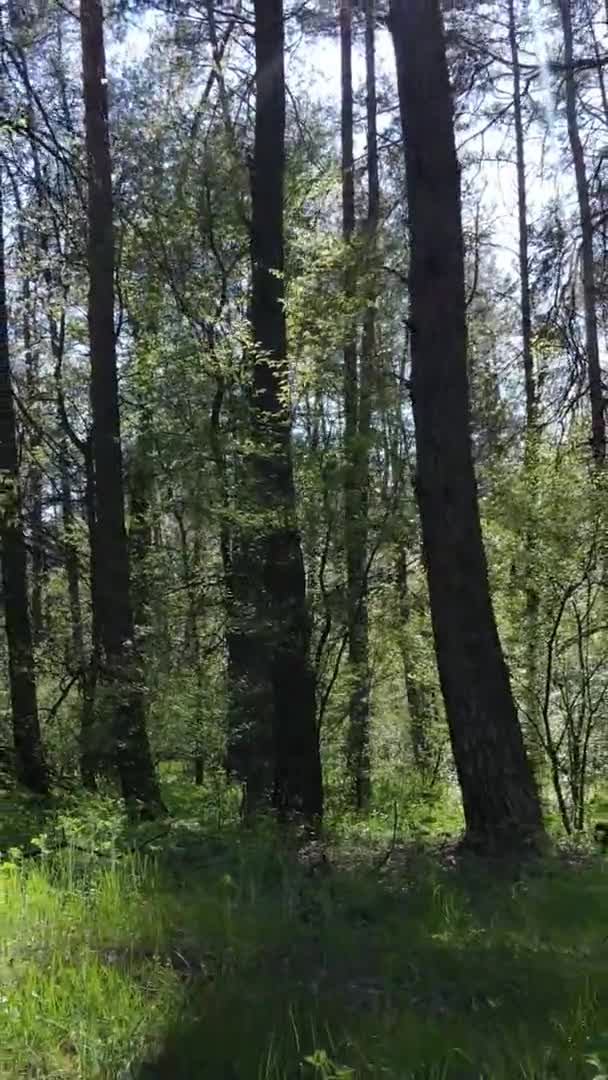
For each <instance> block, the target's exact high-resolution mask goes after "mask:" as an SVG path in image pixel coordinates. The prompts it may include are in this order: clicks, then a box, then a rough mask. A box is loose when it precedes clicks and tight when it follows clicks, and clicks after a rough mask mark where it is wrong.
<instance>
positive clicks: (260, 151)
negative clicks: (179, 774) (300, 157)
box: [251, 0, 323, 821]
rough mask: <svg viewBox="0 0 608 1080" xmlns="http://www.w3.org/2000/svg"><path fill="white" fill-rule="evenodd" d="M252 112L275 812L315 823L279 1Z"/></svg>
mask: <svg viewBox="0 0 608 1080" xmlns="http://www.w3.org/2000/svg"><path fill="white" fill-rule="evenodd" d="M254 7H255V59H256V80H255V81H256V112H255V148H254V158H253V168H252V178H251V263H252V294H251V324H252V335H253V340H254V342H255V345H256V350H255V359H254V368H253V390H252V393H253V398H252V421H253V437H254V442H255V452H254V454H253V461H252V465H253V476H254V482H255V492H256V496H257V502H258V506H259V508H260V511H261V527H262V536H261V538H260V539H261V543H260V544H258V545H256V546H257V547H258V550H259V552H260V554H261V556H262V563H261V579H262V585H263V590H264V594H265V603H264V605H263V608H262V610H261V611H259V612H258V615H259V617H260V619H261V620H265V619H267V620H268V624H269V625H268V631H269V632H268V634H267V649H268V661H269V671H270V680H271V685H272V692H273V706H274V708H273V713H274V715H273V734H274V764H275V770H274V794H273V801H274V805H275V806H276V808H277V809H278V811H279V813H280V814H281V815H288V816H290V815H292V814H294V813H295V814H302V815H303V816H304V817H305V818H306V819H308V820H309V821H310V820H314V819H316V818H318V817H320V815H321V813H322V809H323V796H322V782H321V761H320V753H319V739H318V732H317V723H316V708H315V679H314V674H313V670H312V665H311V662H310V655H309V650H310V634H311V627H310V617H309V612H308V609H307V604H306V582H305V575H304V560H303V557H302V546H301V541H300V534H299V531H298V525H297V521H296V493H295V486H294V477H293V464H292V456H291V415H290V407H289V403H288V401H287V397H288V389H289V384H288V378H287V340H286V325H285V312H284V306H283V299H284V284H283V270H284V235H283V188H284V171H285V72H284V26H283V3H282V0H255V4H254Z"/></svg>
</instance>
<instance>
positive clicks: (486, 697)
mask: <svg viewBox="0 0 608 1080" xmlns="http://www.w3.org/2000/svg"><path fill="white" fill-rule="evenodd" d="M390 22H391V31H392V35H393V40H394V44H395V55H396V62H397V76H398V83H399V97H400V107H401V117H402V124H403V134H404V142H405V157H406V171H407V194H408V206H409V220H410V305H411V309H410V324H411V341H412V344H411V350H412V397H413V407H414V419H415V426H416V462H417V477H416V484H417V496H418V502H419V507H420V516H421V523H422V535H423V547H424V556H425V562H426V569H427V575H428V582H429V592H430V601H431V616H432V622H433V633H434V638H435V647H436V652H437V662H438V668H439V675H440V680H441V688H442V693H443V697H444V700H445V706H446V714H447V719H448V724H449V728H450V736H451V742H452V748H453V752H454V758H455V762H456V768H457V772H458V777H459V781H460V786H461V790H462V798H463V805H464V813H465V820H466V829H467V839H468V842H469V843H470V844H471V845H474V846H476V847H478V848H479V849H481V850H483V851H486V852H489V851H502V850H505V849H506V848H516V849H517V848H520V847H522V846H524V845H526V844H528V843H530V842H532V841H534V840H535V839H536V838H537V837H538V836H539V835H540V833H541V831H542V821H541V811H540V804H539V800H538V795H537V791H536V787H535V784H534V779H533V776H532V771H531V769H530V765H529V762H528V759H527V757H526V753H525V749H524V744H523V739H522V735H521V730H520V727H519V723H518V719H517V714H516V710H515V705H514V701H513V696H512V693H511V687H510V683H509V677H508V673H507V668H506V665H505V662H504V658H503V654H502V650H501V646H500V641H499V638H498V632H497V628H496V622H495V618H494V613H493V610H492V604H491V600H490V593H489V585H488V575H487V567H486V559H485V552H484V548H483V542H482V536H481V526H480V518H479V507H478V500H477V490H476V484H475V476H474V471H473V462H472V454H471V439H470V430H469V398H468V378H467V333H466V302H465V281H464V250H463V237H462V222H461V204H460V182H459V169H458V162H457V158H456V149H455V141H454V124H453V112H452V102H451V91H450V85H449V78H448V70H447V62H446V55H445V45H444V38H443V27H442V23H441V15H440V10H439V4H438V0H392V4H391V17H390Z"/></svg>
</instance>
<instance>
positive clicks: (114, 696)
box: [80, 0, 162, 814]
mask: <svg viewBox="0 0 608 1080" xmlns="http://www.w3.org/2000/svg"><path fill="white" fill-rule="evenodd" d="M80 27H81V39H82V68H83V85H84V105H85V142H86V152H87V190H88V266H89V302H88V316H89V338H90V350H91V409H92V416H93V432H92V445H93V457H94V466H95V529H96V545H97V550H98V553H99V554H100V556H101V557H102V558H103V582H102V583H100V588H99V592H98V596H97V603H98V604H99V625H100V636H101V647H102V658H101V675H102V678H103V680H104V683H105V690H106V697H107V699H108V705H109V709H110V711H111V716H112V720H111V724H112V735H113V749H114V753H115V760H116V765H117V768H118V773H119V776H120V782H121V788H122V793H123V796H124V798H125V800H126V801H127V803H128V804H129V805H131V806H133V807H134V808H135V807H136V806H138V805H139V806H140V807H141V808H142V809H144V810H145V812H146V813H148V814H149V813H155V812H157V811H158V810H159V809H161V807H162V804H161V799H160V792H159V788H158V783H157V779H156V776H155V772H154V767H153V763H152V758H151V754H150V746H149V743H148V736H147V732H146V726H145V712H144V701H143V692H142V687H141V671H140V662H139V658H138V655H137V649H136V647H135V640H134V633H135V631H134V623H133V612H132V608H131V600H130V596H129V588H130V572H129V554H128V546H127V535H126V529H125V514H124V491H123V473H122V453H121V443H120V418H119V407H118V377H117V364H116V342H115V338H114V236H113V208H112V177H111V163H110V140H109V126H108V94H107V80H106V72H105V51H104V40H103V14H102V6H101V2H100V0H81V5H80ZM100 569H101V566H100Z"/></svg>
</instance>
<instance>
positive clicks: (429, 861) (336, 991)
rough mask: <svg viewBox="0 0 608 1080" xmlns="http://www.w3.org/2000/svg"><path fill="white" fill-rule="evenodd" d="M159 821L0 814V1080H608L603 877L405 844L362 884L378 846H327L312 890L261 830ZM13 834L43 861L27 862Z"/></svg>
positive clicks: (584, 867) (300, 867)
mask: <svg viewBox="0 0 608 1080" xmlns="http://www.w3.org/2000/svg"><path fill="white" fill-rule="evenodd" d="M173 798H174V801H175V806H176V807H177V808H178V812H179V813H180V814H181V815H183V816H182V817H179V818H177V819H174V821H173V823H172V825H171V828H170V830H169V831H168V833H167V835H165V836H163V837H158V836H156V835H155V830H154V827H153V826H148V827H146V830H144V831H139V832H137V833H133V832H132V831H129V829H128V828H127V826H126V825H125V824H124V822H123V820H122V818H121V816H120V814H119V812H118V810H117V808H116V806H115V804H114V803H113V802H112V801H111V800H103V799H97V800H89V801H88V802H84V803H83V802H80V803H78V804H74V805H72V806H68V805H67V804H66V803H64V804H63V805H56V806H54V807H52V808H51V809H50V810H47V811H46V812H45V813H44V815H43V813H42V811H41V809H40V807H37V806H35V805H32V804H31V803H23V802H21V801H20V800H17V799H16V798H15V797H14V796H12V797H9V796H5V797H4V799H0V820H2V822H3V826H2V827H3V830H4V848H3V856H4V861H3V862H2V865H1V868H0V1076H1V1077H3V1078H9V1077H10V1078H13V1077H15V1078H17V1077H28V1078H37V1077H39V1078H42V1077H44V1078H59V1077H61V1078H68V1080H76V1078H79V1080H80V1078H82V1080H93V1078H95V1080H97V1078H100V1080H101V1078H104V1080H105V1078H107V1080H126V1078H131V1077H139V1078H140V1080H145V1078H149V1080H151V1078H154V1077H167V1078H172V1080H173V1078H177V1080H179V1078H182V1077H183V1078H198V1077H201V1078H203V1077H205V1078H206V1077H208V1078H209V1080H224V1078H225V1080H229V1078H230V1080H287V1078H289V1080H291V1078H292V1077H293V1078H296V1077H303V1078H306V1077H310V1078H322V1080H330V1078H338V1077H347V1076H349V1077H378V1078H380V1077H383V1078H399V1080H405V1078H412V1080H413V1078H420V1080H422V1078H425V1080H435V1078H437V1080H439V1078H455V1080H464V1078H467V1080H473V1078H477V1080H481V1078H484V1080H515V1078H522V1080H560V1078H569V1080H570V1078H571V1080H576V1078H579V1077H580V1078H589V1080H595V1078H597V1077H599V1076H601V1075H602V1074H603V1071H605V1070H606V1069H607V1068H608V1040H607V1038H606V1036H607V1034H608V914H607V912H608V903H607V895H608V893H607V886H608V861H607V860H606V859H605V858H604V859H602V858H600V857H597V856H593V855H591V854H589V853H575V852H571V853H570V854H569V855H568V856H567V857H566V855H564V854H562V855H560V856H555V857H553V858H550V859H547V860H545V861H543V862H542V863H539V864H536V865H534V866H530V867H529V868H528V869H526V870H525V871H522V870H520V871H518V872H515V871H514V869H513V868H512V867H511V868H508V869H505V868H499V867H494V868H490V867H487V866H483V865H480V864H479V863H478V862H477V861H476V860H474V859H469V860H465V859H462V858H458V859H457V858H456V857H455V856H454V854H453V853H452V852H451V850H450V848H449V847H447V846H444V847H443V848H441V849H440V848H438V847H434V846H433V844H432V843H431V842H427V843H426V845H423V844H420V843H418V844H415V845H413V844H411V843H409V842H403V843H399V844H397V845H396V847H395V849H394V851H393V852H392V854H391V858H390V859H389V860H388V861H387V862H386V864H385V865H384V866H383V867H382V869H378V868H377V867H378V863H379V861H380V859H379V858H378V856H379V854H381V852H382V851H383V850H386V848H385V847H384V848H383V847H381V846H380V841H379V839H378V833H379V830H378V829H377V828H375V829H374V830H372V831H373V833H374V835H373V837H372V838H369V837H368V838H367V839H366V837H365V835H362V834H361V830H359V831H358V832H357V835H356V839H355V840H353V839H352V837H351V838H350V840H349V837H348V836H347V835H346V830H345V829H342V831H341V832H338V831H336V832H335V834H334V838H333V843H332V845H331V851H330V866H329V867H326V865H325V864H323V863H322V862H318V861H315V860H314V859H313V858H312V855H310V853H309V855H310V857H309V858H307V859H303V858H301V857H298V853H297V846H296V845H295V844H294V843H293V842H291V841H290V840H289V839H286V838H280V837H278V836H277V835H276V833H275V832H274V830H273V829H272V827H270V826H268V827H267V828H263V829H260V830H258V831H257V832H247V831H243V830H239V829H238V828H237V827H236V826H235V825H234V824H231V823H230V818H229V815H227V816H226V823H224V824H223V825H222V827H221V828H219V827H218V823H217V820H216V819H215V816H214V815H209V814H208V813H207V811H206V809H205V807H204V798H205V797H204V795H203V796H198V795H196V794H193V793H192V791H191V789H182V788H181V787H180V786H179V785H178V786H176V788H175V792H174V795H173ZM197 800H200V801H198V802H197ZM201 812H202V820H201V817H200V816H198V817H197V813H198V814H199V815H200V814H201ZM24 821H25V822H27V826H28V828H29V829H30V833H29V836H28V837H27V840H28V841H29V840H31V838H32V837H33V836H34V835H38V845H39V846H40V847H42V849H45V848H47V849H48V853H47V854H44V853H43V854H42V855H35V856H34V855H32V854H28V853H31V852H33V850H34V849H33V848H32V846H31V844H29V843H25V844H24V840H25V837H24V828H23V822H24ZM11 822H13V824H14V825H15V826H16V825H20V831H19V837H20V841H21V843H22V845H23V844H24V846H23V847H22V851H23V852H24V855H22V856H21V857H20V856H19V854H18V853H17V852H13V853H12V855H11V856H8V855H7V853H6V848H7V838H8V834H9V832H10V826H11ZM156 831H157V832H158V830H156ZM41 833H42V834H43V835H41ZM388 833H390V827H388ZM388 833H387V835H388ZM0 842H1V841H0ZM59 842H61V844H62V845H63V846H62V847H61V848H60V850H58V851H57V850H55V851H54V853H53V849H55V848H56V847H57V844H58V843H59ZM386 843H387V839H386V836H384V837H383V838H382V844H384V845H385V844H386ZM133 848H135V850H132V849H133ZM593 1058H595V1064H594V1063H593V1062H592V1060H591V1059H593Z"/></svg>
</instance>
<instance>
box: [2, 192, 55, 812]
mask: <svg viewBox="0 0 608 1080" xmlns="http://www.w3.org/2000/svg"><path fill="white" fill-rule="evenodd" d="M0 481H1V484H2V487H1V491H0V533H1V541H2V583H3V587H4V617H5V622H6V640H7V645H8V661H9V684H10V698H11V709H12V720H13V738H14V743H15V754H16V761H17V773H18V776H19V779H20V780H21V782H22V783H23V784H24V785H25V786H26V787H27V788H29V789H30V791H34V792H36V793H37V794H40V795H44V794H46V792H47V791H48V785H49V782H48V774H47V769H46V764H45V760H44V753H43V749H42V742H41V737H40V724H39V719H38V700H37V695H36V674H35V667H34V650H33V644H32V627H31V622H30V612H29V605H28V594H27V559H26V547H25V537H24V534H23V517H22V508H21V496H20V491H19V473H18V456H17V433H16V420H15V405H14V401H13V386H12V381H11V366H10V354H9V335H8V315H7V307H6V274H5V258H4V222H3V199H2V174H1V173H0Z"/></svg>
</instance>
